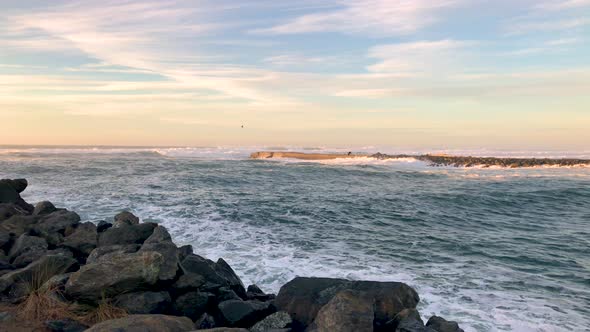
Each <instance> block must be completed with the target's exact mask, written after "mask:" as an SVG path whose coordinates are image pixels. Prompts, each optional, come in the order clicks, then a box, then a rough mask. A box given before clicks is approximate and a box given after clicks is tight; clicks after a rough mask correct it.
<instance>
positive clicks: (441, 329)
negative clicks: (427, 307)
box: [426, 316, 464, 332]
mask: <svg viewBox="0 0 590 332" xmlns="http://www.w3.org/2000/svg"><path fill="white" fill-rule="evenodd" d="M426 327H429V328H431V329H433V330H435V331H437V332H464V331H463V329H461V328H460V327H459V324H457V322H453V321H447V320H445V319H444V318H442V317H438V316H432V317H430V319H429V320H428V322H427V323H426Z"/></svg>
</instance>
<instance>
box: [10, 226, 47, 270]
mask: <svg viewBox="0 0 590 332" xmlns="http://www.w3.org/2000/svg"><path fill="white" fill-rule="evenodd" d="M47 248H48V245H47V241H45V239H43V238H40V237H36V236H29V235H26V234H23V235H21V236H19V237H18V239H17V240H16V241H15V242H14V244H13V245H12V248H11V249H10V252H9V253H8V256H9V258H10V260H11V262H12V265H14V266H16V267H17V268H20V267H24V266H27V265H29V264H30V263H32V262H34V261H36V260H38V259H39V258H41V257H43V256H44V255H45V253H46V252H47Z"/></svg>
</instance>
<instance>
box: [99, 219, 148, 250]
mask: <svg viewBox="0 0 590 332" xmlns="http://www.w3.org/2000/svg"><path fill="white" fill-rule="evenodd" d="M157 226H158V225H157V224H154V223H143V224H138V225H121V226H119V227H116V228H115V227H111V228H109V229H107V230H106V231H104V232H102V233H100V235H99V237H98V246H99V247H104V246H112V245H123V244H142V243H143V242H144V241H145V240H147V238H149V237H150V236H151V235H152V233H153V232H154V228H156V227H157Z"/></svg>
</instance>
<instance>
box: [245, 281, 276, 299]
mask: <svg viewBox="0 0 590 332" xmlns="http://www.w3.org/2000/svg"><path fill="white" fill-rule="evenodd" d="M246 298H247V299H248V300H258V301H263V302H264V301H269V300H272V299H274V298H275V295H274V294H265V293H264V292H263V291H262V289H260V288H259V287H258V286H256V285H250V286H248V289H247V290H246Z"/></svg>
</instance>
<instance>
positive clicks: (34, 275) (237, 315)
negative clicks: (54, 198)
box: [0, 180, 462, 332]
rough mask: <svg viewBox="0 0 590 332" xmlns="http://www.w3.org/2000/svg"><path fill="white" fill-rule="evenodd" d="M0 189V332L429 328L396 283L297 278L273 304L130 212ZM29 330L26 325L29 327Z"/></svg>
mask: <svg viewBox="0 0 590 332" xmlns="http://www.w3.org/2000/svg"><path fill="white" fill-rule="evenodd" d="M26 187H27V181H26V180H0V331H10V330H13V331H16V330H18V331H25V330H27V329H26V326H33V325H34V324H33V323H31V322H35V321H38V324H39V325H38V326H37V327H36V328H35V329H33V328H31V329H30V330H35V331H68V332H75V331H92V332H107V331H108V332H115V331H117V332H127V331H129V332H135V331H154V332H156V331H157V332H166V331H170V332H184V331H195V330H209V331H252V332H265V331H274V332H279V331H282V332H286V331H316V332H323V331H326V332H327V331H330V332H339V331H340V332H347V331H350V332H352V331H354V332H363V331H392V332H395V331H400V332H401V331H405V332H412V331H428V332H435V331H437V332H459V331H462V330H461V329H460V328H459V326H458V325H457V323H455V322H449V321H446V320H444V319H443V318H440V317H436V316H434V317H432V318H430V319H429V320H428V321H427V322H426V324H425V323H424V321H423V320H422V318H421V317H420V314H419V313H418V311H417V310H416V306H417V305H418V302H419V297H418V293H416V291H415V290H414V289H412V288H411V287H410V286H408V285H406V284H403V283H399V282H374V281H350V280H343V279H328V278H301V277H298V278H295V279H293V280H292V281H290V282H288V283H287V284H285V285H284V286H283V287H282V288H281V289H280V291H279V294H278V295H277V296H275V295H273V294H266V293H265V292H263V291H262V290H261V289H260V288H259V287H257V286H256V285H250V286H247V287H245V286H244V284H243V283H242V281H241V280H240V278H239V277H238V276H237V275H236V273H235V272H234V270H233V269H232V268H231V267H230V266H229V264H228V263H227V262H226V261H224V260H223V259H219V260H218V261H216V262H214V261H211V260H209V259H206V258H204V257H201V256H199V255H198V254H195V253H194V252H193V248H192V247H191V246H181V247H178V246H176V245H175V244H174V242H173V241H172V238H171V237H170V234H169V233H168V231H167V230H166V228H165V227H163V226H159V225H157V224H155V223H149V222H144V223H142V222H140V220H139V218H138V217H136V216H135V215H133V214H132V213H130V212H121V213H119V214H117V215H116V216H115V217H114V219H113V220H112V222H105V221H103V222H100V223H97V224H95V223H92V222H82V221H81V220H80V216H79V215H78V214H76V213H75V212H72V211H68V210H66V209H60V208H56V207H55V206H54V205H53V204H51V203H50V202H41V203H38V204H36V205H35V206H33V205H30V204H28V203H26V202H25V201H24V200H23V199H22V198H21V196H20V193H21V192H22V191H23V190H25V188H26ZM31 324H33V325H31Z"/></svg>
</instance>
